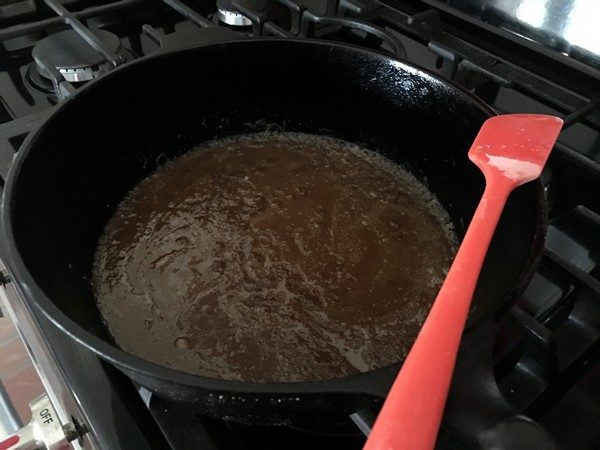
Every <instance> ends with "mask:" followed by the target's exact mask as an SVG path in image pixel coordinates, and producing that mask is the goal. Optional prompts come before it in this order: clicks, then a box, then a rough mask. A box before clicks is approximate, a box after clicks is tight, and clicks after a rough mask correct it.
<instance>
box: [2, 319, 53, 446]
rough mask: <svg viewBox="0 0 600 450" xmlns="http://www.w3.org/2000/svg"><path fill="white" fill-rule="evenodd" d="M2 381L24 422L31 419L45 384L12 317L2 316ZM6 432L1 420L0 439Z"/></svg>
mask: <svg viewBox="0 0 600 450" xmlns="http://www.w3.org/2000/svg"><path fill="white" fill-rule="evenodd" d="M0 381H2V384H3V385H4V388H5V389H6V392H7V393H8V396H9V397H10V399H11V401H12V403H13V405H14V407H15V409H16V411H17V413H18V414H19V416H20V417H21V420H22V422H23V423H24V424H25V423H27V422H29V420H30V419H31V411H30V410H29V402H30V401H31V400H33V399H34V398H36V397H38V396H39V395H41V394H42V393H43V392H44V387H43V385H42V382H41V380H40V378H39V377H38V374H37V372H36V371H35V368H34V367H33V364H32V362H31V359H30V358H29V355H28V354H27V350H26V349H25V345H24V344H23V341H21V338H20V337H19V334H18V333H17V330H16V328H15V325H14V324H13V322H12V321H11V319H10V318H9V317H0ZM6 434H7V432H6V430H4V428H3V426H2V424H1V423H0V438H2V437H3V436H4V435H6Z"/></svg>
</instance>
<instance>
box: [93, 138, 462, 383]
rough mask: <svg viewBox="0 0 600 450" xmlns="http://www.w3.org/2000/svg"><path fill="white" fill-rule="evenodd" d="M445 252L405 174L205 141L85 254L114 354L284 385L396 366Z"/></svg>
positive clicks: (328, 156)
mask: <svg viewBox="0 0 600 450" xmlns="http://www.w3.org/2000/svg"><path fill="white" fill-rule="evenodd" d="M455 247H456V237H455V235H454V233H453V231H452V227H451V225H450V220H449V218H448V215H447V213H446V212H445V211H444V209H443V208H442V207H441V205H440V204H439V202H438V201H437V200H436V199H435V197H434V196H433V195H432V194H431V193H430V192H429V191H428V190H427V189H426V188H425V186H424V185H422V184H421V183H420V182H418V181H417V180H416V179H415V178H414V177H413V176H412V175H410V174H409V173H407V172H406V171H404V170H403V169H401V168H400V167H399V166H397V165H396V164H394V163H392V162H390V161H388V160H386V159H384V158H383V157H381V156H379V155H378V154H376V153H374V152H371V151H368V150H365V149H363V148H360V147H358V146H356V145H353V144H349V143H347V142H343V141H339V140H336V139H333V138H328V137H322V136H314V135H307V134H299V133H272V132H268V133H257V134H252V135H243V136H237V137H232V138H227V139H222V140H216V141H212V142H208V143H205V144H203V145H202V146H200V147H198V148H197V149H195V150H194V151H191V152H189V153H187V154H186V155H184V156H182V157H180V158H178V159H175V160H173V161H171V162H169V163H167V164H166V165H165V166H163V167H162V168H160V169H159V170H157V171H156V172H155V173H154V174H152V175H151V176H149V177H148V178H146V179H144V180H143V181H142V182H141V183H139V184H138V185H137V186H136V187H135V188H134V189H133V190H132V191H131V192H130V193H129V194H128V195H127V196H126V198H125V199H124V200H123V202H122V203H121V205H120V206H119V207H118V209H117V210H116V213H115V214H114V216H113V217H112V218H111V219H110V220H109V222H108V224H107V226H106V228H105V231H104V234H103V235H102V237H101V238H100V241H99V244H98V249H97V252H96V258H95V264H94V273H93V284H94V289H95V292H96V296H97V300H98V306H99V309H100V312H101V314H102V316H103V318H104V320H105V322H106V325H107V327H108V329H109V331H110V333H111V334H112V336H113V337H114V339H115V341H116V343H117V344H118V345H120V346H121V348H123V349H124V350H125V351H128V352H130V353H133V354H135V355H138V356H140V357H142V358H145V359H147V360H150V361H153V362H155V363H158V364H161V365H164V366H167V367H171V368H175V369H178V370H181V371H185V372H189V373H193V374H198V375H203V376H207V377H214V378H220V379H228V380H242V381H254V382H291V381H308V380H322V379H327V378H332V377H337V376H342V375H348V374H353V373H358V372H365V371H369V370H373V369H376V368H379V367H383V366H386V365H389V364H392V363H395V362H398V361H401V360H402V359H403V358H404V357H405V356H406V353H407V351H408V349H409V348H410V346H411V344H412V342H413V341H414V339H415V337H416V335H417V333H418V330H419V329H420V326H421V324H422V323H423V321H424V319H425V317H426V315H427V312H428V311H429V308H430V306H431V303H432V301H433V300H434V298H435V295H436V293H437V291H438V289H439V287H440V284H441V282H442V281H443V279H444V277H445V273H446V271H447V268H448V267H449V264H450V262H451V259H452V257H453V254H454V251H455Z"/></svg>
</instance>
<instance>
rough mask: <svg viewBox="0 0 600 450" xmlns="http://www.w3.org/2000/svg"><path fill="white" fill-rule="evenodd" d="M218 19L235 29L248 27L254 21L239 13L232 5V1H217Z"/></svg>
mask: <svg viewBox="0 0 600 450" xmlns="http://www.w3.org/2000/svg"><path fill="white" fill-rule="evenodd" d="M217 8H218V9H217V18H218V19H219V20H220V21H221V22H223V23H224V24H226V25H230V26H233V27H248V26H250V25H252V21H251V20H250V19H248V18H247V17H246V16H244V15H243V14H241V13H239V12H237V11H236V10H235V9H234V8H233V5H232V0H218V1H217Z"/></svg>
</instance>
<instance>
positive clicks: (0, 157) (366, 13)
mask: <svg viewBox="0 0 600 450" xmlns="http://www.w3.org/2000/svg"><path fill="white" fill-rule="evenodd" d="M453 3H454V4H453ZM456 3H457V2H452V1H449V2H437V1H433V0H431V1H419V0H397V1H393V0H388V1H385V2H379V1H375V0H341V1H337V0H322V1H321V0H303V1H295V2H291V1H288V0H270V1H266V0H264V1H262V0H231V1H221V0H219V1H218V2H216V3H215V2H186V3H183V2H180V1H177V0H164V1H163V2H159V1H155V2H144V1H141V0H120V1H114V2H94V1H75V0H71V1H63V2H58V1H55V0H45V1H44V2H36V1H33V0H31V1H30V0H24V1H22V0H11V1H10V2H0V18H2V19H3V21H2V25H1V26H0V43H1V45H0V62H1V63H2V65H1V66H0V176H1V177H2V178H5V177H6V176H7V173H6V168H7V167H8V166H9V162H10V160H11V159H12V156H13V154H14V152H16V151H18V149H19V146H20V144H21V143H22V142H23V139H24V138H25V137H26V136H27V134H28V133H29V132H30V131H31V130H33V129H35V127H36V126H38V125H39V124H40V123H43V121H44V119H45V118H46V117H47V115H48V113H49V112H50V111H52V108H53V107H54V105H56V104H58V103H59V102H61V101H64V99H66V98H67V97H68V96H69V95H71V94H72V93H73V92H74V91H76V90H77V89H78V88H79V87H80V86H82V85H84V84H85V82H86V81H88V80H90V79H94V78H97V77H101V76H103V75H104V74H105V73H107V72H109V71H111V70H112V69H113V68H114V67H116V66H118V65H120V64H123V63H126V62H127V61H130V60H133V59H137V58H140V57H144V56H145V55H151V54H153V53H155V52H159V51H170V50H174V49H177V48H182V47H185V46H192V45H197V44H201V43H203V42H207V40H214V39H215V36H217V35H219V37H222V35H224V34H228V33H231V32H234V33H240V34H244V35H246V36H248V37H250V38H251V37H253V36H280V37H286V36H299V37H314V38H320V39H329V40H340V41H345V42H351V43H354V44H357V45H364V46H368V47H372V48H376V49H379V50H381V51H384V52H388V53H393V54H396V55H397V56H398V57H400V58H403V59H404V58H405V59H407V60H408V61H410V62H413V63H415V64H417V65H420V66H422V67H425V68H427V69H429V70H432V71H435V72H437V73H439V74H440V75H442V76H444V77H446V78H448V79H452V80H454V81H455V82H457V83H459V84H461V85H463V86H465V87H466V88H467V89H469V90H471V91H473V92H474V93H475V94H477V95H478V96H480V97H481V98H482V99H483V100H484V101H486V102H487V103H489V104H490V105H492V106H493V107H494V108H495V109H496V110H497V111H498V112H536V113H549V114H555V115H559V116H562V117H563V118H565V128H564V130H563V132H562V133H561V137H560V139H559V144H557V146H556V148H555V150H554V152H553V155H552V156H551V159H550V162H549V166H548V168H547V169H546V170H545V172H544V175H543V181H544V182H545V185H546V186H547V194H548V200H549V208H550V211H549V213H550V226H549V229H548V233H547V239H546V245H545V250H544V255H543V258H542V261H541V263H540V267H539V270H538V271H537V273H536V274H535V276H534V277H533V279H532V281H531V283H530V284H529V286H528V288H527V289H526V290H525V292H524V293H523V294H522V295H521V296H520V298H519V299H517V300H516V302H515V304H514V306H513V307H512V309H511V310H510V311H508V312H505V314H504V316H503V319H502V320H499V319H498V318H497V317H490V318H487V319H485V320H482V321H480V322H478V323H477V324H476V325H475V326H473V327H471V328H470V329H469V330H468V331H467V332H466V333H465V335H464V338H463V343H462V346H461V353H460V355H459V360H458V363H457V369H456V373H455V377H454V381H453V387H452V391H451V394H450V398H449V402H448V406H447V409H446V413H445V417H444V423H443V428H442V431H441V433H440V437H439V441H438V447H439V448H467V447H484V448H487V447H497V448H534V447H535V448H540V447H542V446H543V447H544V448H552V447H567V448H570V447H574V448H597V446H598V444H600V432H598V430H597V426H596V424H597V420H598V418H599V417H600V407H599V406H598V405H600V393H599V392H598V390H597V389H596V388H595V386H596V385H597V384H598V380H599V379H598V377H599V373H600V372H599V370H598V367H599V365H600V362H599V359H598V355H599V350H600V347H599V342H600V281H599V276H600V275H599V274H600V269H599V268H598V264H599V262H600V261H599V260H600V241H599V240H598V239H597V236H599V235H600V111H599V110H600V97H598V93H597V86H598V85H599V84H598V82H599V81H600V73H598V70H597V68H595V67H594V65H593V64H591V63H590V62H589V59H585V58H583V59H582V58H574V57H569V55H565V54H564V52H561V51H557V48H556V47H549V46H547V45H540V44H539V43H538V42H536V41H535V40H530V39H529V40H528V39H523V38H522V37H520V36H519V35H518V33H517V34H515V32H514V30H512V29H510V27H509V26H504V25H499V24H498V22H495V21H494V20H491V19H490V20H488V19H487V18H486V17H483V16H482V15H481V14H470V15H467V14H465V13H464V12H465V11H466V10H465V8H463V7H462V6H464V5H458V4H456ZM459 3H460V2H459ZM463 3H468V2H463ZM472 3H477V2H472ZM505 25H506V24H505ZM67 47H68V51H67ZM559 50H560V49H559ZM0 256H1V255H0ZM6 292H7V297H9V298H7V303H8V308H11V309H12V310H14V311H16V312H17V314H15V317H17V320H18V321H19V324H20V325H21V326H20V328H21V329H22V334H23V336H24V338H25V340H27V341H28V342H29V341H32V342H33V341H35V342H36V343H35V344H31V345H30V347H31V349H32V352H33V353H34V354H36V353H40V352H41V353H43V354H44V355H45V357H39V356H38V354H36V359H37V360H38V364H37V365H38V370H40V371H41V372H42V373H43V372H48V373H50V372H51V374H46V376H45V377H44V376H42V378H43V380H44V379H45V382H46V388H47V389H49V390H52V391H53V394H52V395H51V397H52V398H53V402H54V403H55V405H56V404H57V403H58V404H60V407H57V411H58V412H59V415H61V419H62V420H63V421H65V422H72V423H75V424H77V427H78V429H79V430H80V431H81V432H82V435H83V437H82V438H81V440H80V441H77V440H76V441H74V443H73V445H75V446H77V445H79V446H81V445H83V446H84V448H94V447H97V448H110V449H117V448H176V449H188V448H207V449H211V448H215V449H220V448H227V449H236V448H240V449H255V448H256V449H258V448H261V449H268V448H273V449H275V448H277V449H278V448H282V447H284V446H285V448H307V447H309V446H310V447H312V448H323V449H332V448H340V449H341V448H344V449H348V448H360V447H361V446H362V444H363V443H364V439H365V438H364V434H363V432H364V431H368V429H369V427H370V424H371V423H372V420H373V415H372V414H371V413H366V412H360V413H359V414H357V415H354V417H352V418H350V417H348V418H347V420H345V421H342V423H340V424H338V425H336V426H335V427H332V426H327V427H320V428H319V427H317V428H315V426H314V425H312V426H309V427H308V426H302V424H297V425H294V426H293V427H291V426H286V427H267V426H249V425H240V424H235V423H230V422H226V421H222V420H218V419H212V418H206V417H201V416H199V415H197V414H196V413H195V412H194V411H193V409H191V408H190V407H187V406H185V405H182V404H178V403H176V402H173V401H168V400H164V399H161V398H158V397H156V396H153V395H151V394H150V393H149V392H148V391H146V390H145V389H144V388H141V387H140V386H136V385H134V384H132V383H131V382H130V381H129V379H128V378H127V377H126V376H125V375H123V374H122V373H121V372H119V371H118V370H116V369H115V368H114V367H113V366H111V365H110V364H108V363H106V362H104V361H101V360H99V359H98V358H97V357H96V356H95V355H94V354H92V353H91V352H90V351H88V350H86V349H85V348H83V347H81V346H79V345H77V344H75V343H73V342H72V341H71V339H70V338H68V337H67V336H65V335H64V334H63V333H62V332H60V331H59V330H57V329H56V328H55V327H54V326H53V325H52V324H51V323H49V322H48V320H47V319H46V318H45V317H44V316H42V315H41V314H40V313H39V312H38V311H34V310H32V309H30V308H29V306H28V305H27V304H25V303H23V301H22V300H20V298H19V295H18V293H15V292H12V293H11V292H10V283H9V284H7V287H6ZM8 294H11V295H8ZM38 341H40V342H41V343H38ZM44 361H46V362H44ZM361 430H362V431H361Z"/></svg>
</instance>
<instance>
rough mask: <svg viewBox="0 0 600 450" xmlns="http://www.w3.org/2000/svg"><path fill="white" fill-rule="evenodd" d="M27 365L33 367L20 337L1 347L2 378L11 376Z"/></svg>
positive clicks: (0, 367)
mask: <svg viewBox="0 0 600 450" xmlns="http://www.w3.org/2000/svg"><path fill="white" fill-rule="evenodd" d="M27 365H31V359H30V358H29V355H28V354H27V350H25V346H24V345H23V343H22V341H21V339H20V338H19V337H18V336H17V337H16V338H15V339H13V340H11V341H10V342H7V343H4V344H3V345H0V377H4V376H7V375H10V374H12V373H14V372H15V371H18V370H21V369H23V368H24V367H25V366H27Z"/></svg>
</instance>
